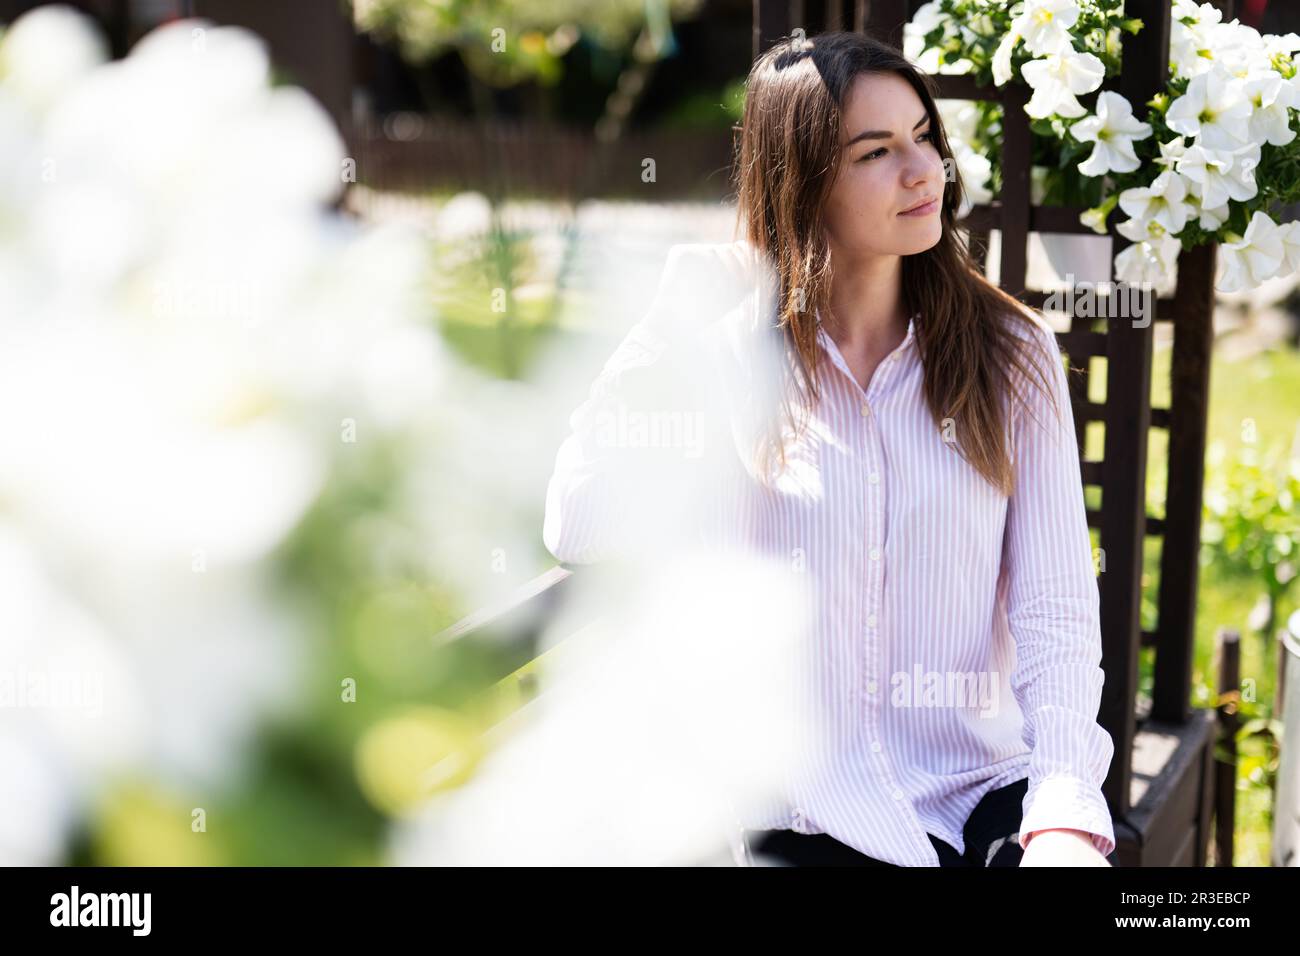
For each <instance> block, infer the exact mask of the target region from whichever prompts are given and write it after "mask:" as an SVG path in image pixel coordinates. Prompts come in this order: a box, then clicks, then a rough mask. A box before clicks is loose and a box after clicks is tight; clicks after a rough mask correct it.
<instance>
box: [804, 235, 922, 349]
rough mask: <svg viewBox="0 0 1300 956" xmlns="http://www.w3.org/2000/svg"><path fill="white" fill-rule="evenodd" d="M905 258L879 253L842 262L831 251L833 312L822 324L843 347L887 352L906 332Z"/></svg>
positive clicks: (841, 347)
mask: <svg viewBox="0 0 1300 956" xmlns="http://www.w3.org/2000/svg"><path fill="white" fill-rule="evenodd" d="M902 262H903V260H902V258H901V257H900V256H879V257H875V258H873V259H872V260H869V261H861V262H854V263H843V262H837V260H836V258H835V257H834V255H833V254H832V258H831V268H832V279H831V295H830V315H829V316H828V315H823V316H822V324H823V326H824V327H825V328H826V331H827V333H828V334H829V335H830V336H831V338H832V339H833V340H834V341H835V344H836V345H837V346H839V347H840V349H841V350H842V351H843V350H846V349H847V350H853V351H864V352H867V353H879V352H887V351H890V350H892V349H893V348H894V347H895V346H897V345H898V343H899V342H901V341H902V340H903V338H904V337H905V336H906V335H907V322H908V315H907V310H906V308H905V307H904V304H903V296H902Z"/></svg>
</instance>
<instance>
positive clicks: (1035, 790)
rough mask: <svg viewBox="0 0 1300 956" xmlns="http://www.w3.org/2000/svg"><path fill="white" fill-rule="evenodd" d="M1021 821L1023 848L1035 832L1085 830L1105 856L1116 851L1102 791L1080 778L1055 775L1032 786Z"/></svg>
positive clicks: (1020, 840) (1112, 828) (1112, 830)
mask: <svg viewBox="0 0 1300 956" xmlns="http://www.w3.org/2000/svg"><path fill="white" fill-rule="evenodd" d="M1023 808H1024V814H1023V816H1022V817H1021V820H1020V838H1019V842H1020V849H1022V850H1023V849H1024V848H1025V847H1026V846H1027V845H1028V843H1029V838H1030V836H1032V835H1033V833H1034V832H1035V831H1036V830H1054V829H1067V830H1082V831H1083V832H1085V833H1088V834H1090V835H1091V836H1092V845H1093V846H1094V847H1096V848H1097V852H1098V853H1100V854H1101V855H1102V856H1110V855H1111V853H1113V852H1114V851H1115V829H1114V826H1113V825H1112V823H1111V819H1110V809H1109V808H1108V807H1107V806H1106V798H1105V797H1104V796H1102V793H1101V790H1100V788H1098V787H1096V786H1094V785H1093V784H1091V783H1089V782H1087V781H1086V780H1081V779H1079V778H1078V777H1071V776H1065V775H1056V776H1051V777H1047V778H1045V779H1043V780H1040V781H1037V782H1035V783H1033V784H1031V785H1030V787H1029V791H1028V792H1027V793H1026V794H1025V802H1024V804H1023Z"/></svg>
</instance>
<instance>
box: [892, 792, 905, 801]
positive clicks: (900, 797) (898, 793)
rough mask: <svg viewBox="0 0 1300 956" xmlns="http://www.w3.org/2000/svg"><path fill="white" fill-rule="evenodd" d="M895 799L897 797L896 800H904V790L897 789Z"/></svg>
mask: <svg viewBox="0 0 1300 956" xmlns="http://www.w3.org/2000/svg"><path fill="white" fill-rule="evenodd" d="M894 799H895V800H902V799H903V791H902V790H895V791H894Z"/></svg>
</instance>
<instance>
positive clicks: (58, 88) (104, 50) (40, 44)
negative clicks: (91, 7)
mask: <svg viewBox="0 0 1300 956" xmlns="http://www.w3.org/2000/svg"><path fill="white" fill-rule="evenodd" d="M107 59H108V44H106V43H105V42H104V38H103V36H102V35H101V34H100V32H99V29H98V27H97V26H96V24H95V21H94V20H92V19H91V18H90V17H88V16H86V15H85V14H84V13H80V12H78V11H76V10H74V9H72V7H68V6H63V5H62V4H60V5H57V6H49V7H44V8H42V10H41V12H40V16H22V17H19V18H18V19H17V20H15V21H14V22H13V25H12V26H10V27H9V29H7V30H5V31H4V34H3V38H2V39H0V77H3V79H4V84H5V87H6V89H7V90H8V91H9V92H10V93H12V94H13V95H14V96H16V97H17V98H18V99H19V101H21V102H22V103H23V104H24V105H25V106H27V107H28V108H30V109H33V110H37V111H40V110H44V109H45V108H46V107H48V106H49V105H50V104H51V103H53V102H54V101H55V100H56V99H58V97H60V96H62V95H63V94H64V93H66V92H67V91H68V90H70V89H71V88H72V87H73V86H75V85H76V84H77V83H78V82H79V81H80V80H81V79H82V78H83V77H84V76H85V75H86V74H87V73H89V72H90V71H91V70H93V69H95V67H97V66H99V65H100V64H101V63H104V62H105V61H106V60H107Z"/></svg>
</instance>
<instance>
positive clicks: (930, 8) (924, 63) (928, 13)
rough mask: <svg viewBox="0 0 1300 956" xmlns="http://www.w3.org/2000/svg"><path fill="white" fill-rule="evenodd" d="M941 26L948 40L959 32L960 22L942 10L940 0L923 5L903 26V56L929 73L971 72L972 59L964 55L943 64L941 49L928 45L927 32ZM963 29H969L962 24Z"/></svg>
mask: <svg viewBox="0 0 1300 956" xmlns="http://www.w3.org/2000/svg"><path fill="white" fill-rule="evenodd" d="M940 26H942V27H943V28H944V32H943V38H944V39H945V40H946V39H947V38H949V37H956V36H959V35H960V32H959V30H958V25H957V23H956V22H955V21H954V20H953V18H952V17H951V16H950V15H949V14H947V13H944V12H943V11H942V10H941V9H940V6H939V2H938V0H930V2H929V3H923V4H921V6H920V7H919V8H917V11H916V13H914V14H913V15H912V19H911V20H909V21H908V22H907V23H905V24H904V25H903V55H904V56H905V57H907V59H909V60H911V61H912V62H913V63H914V64H916V66H917V68H918V69H920V70H923V71H924V72H926V73H954V74H960V73H969V72H970V71H971V69H972V68H973V67H974V64H973V63H971V61H970V60H968V59H965V58H962V59H960V60H956V61H954V62H952V63H940V62H939V55H940V53H941V52H942V51H941V50H940V49H939V48H938V47H927V46H926V45H925V35H926V34H927V33H931V32H933V31H934V29H935V28H936V27H940ZM962 32H969V31H965V29H964V27H963V28H962Z"/></svg>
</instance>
